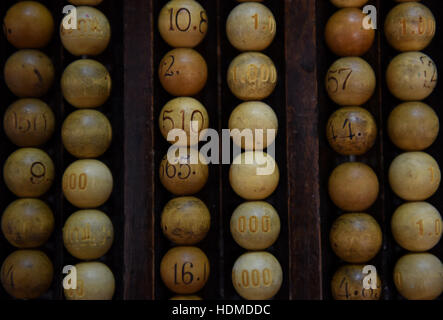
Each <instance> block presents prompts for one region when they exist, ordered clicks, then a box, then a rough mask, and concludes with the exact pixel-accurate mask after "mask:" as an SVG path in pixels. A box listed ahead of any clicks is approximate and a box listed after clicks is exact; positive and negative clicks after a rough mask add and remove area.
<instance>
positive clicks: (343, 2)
mask: <svg viewBox="0 0 443 320" xmlns="http://www.w3.org/2000/svg"><path fill="white" fill-rule="evenodd" d="M331 2H332V4H333V5H334V6H336V7H339V8H357V7H361V6H363V5H364V4H366V3H367V2H368V0H331Z"/></svg>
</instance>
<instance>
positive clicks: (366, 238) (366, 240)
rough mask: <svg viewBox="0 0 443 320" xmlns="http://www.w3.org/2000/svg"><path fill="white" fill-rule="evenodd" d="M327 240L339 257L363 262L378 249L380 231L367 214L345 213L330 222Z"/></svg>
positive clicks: (369, 258) (380, 241) (380, 243)
mask: <svg viewBox="0 0 443 320" xmlns="http://www.w3.org/2000/svg"><path fill="white" fill-rule="evenodd" d="M329 241H330V243H331V247H332V250H333V251H334V252H335V254H336V255H337V256H338V257H339V258H340V259H342V260H344V261H346V262H349V263H364V262H367V261H369V260H371V259H372V258H374V257H375V256H376V255H377V253H378V252H379V251H380V248H381V245H382V232H381V229H380V226H379V224H378V222H377V221H376V220H375V219H374V218H373V217H372V216H370V215H369V214H366V213H346V214H343V215H341V216H340V217H338V218H337V219H336V220H335V221H334V223H333V224H332V227H331V232H330V234H329Z"/></svg>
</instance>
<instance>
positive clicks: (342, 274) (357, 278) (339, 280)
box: [331, 265, 382, 300]
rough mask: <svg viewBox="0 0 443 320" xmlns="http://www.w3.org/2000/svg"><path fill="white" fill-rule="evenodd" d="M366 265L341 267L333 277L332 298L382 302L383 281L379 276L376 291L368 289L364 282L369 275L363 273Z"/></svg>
mask: <svg viewBox="0 0 443 320" xmlns="http://www.w3.org/2000/svg"><path fill="white" fill-rule="evenodd" d="M364 267H365V265H344V266H341V267H340V268H339V269H338V270H337V271H336V272H335V273H334V276H333V277H332V282H331V288H332V296H333V298H334V299H335V300H380V297H381V292H382V289H381V280H380V277H379V276H378V274H377V283H376V286H377V288H376V289H372V288H369V289H366V288H365V287H364V286H363V281H364V279H365V277H366V276H367V274H365V273H363V268H364Z"/></svg>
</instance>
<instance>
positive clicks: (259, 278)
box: [232, 251, 283, 300]
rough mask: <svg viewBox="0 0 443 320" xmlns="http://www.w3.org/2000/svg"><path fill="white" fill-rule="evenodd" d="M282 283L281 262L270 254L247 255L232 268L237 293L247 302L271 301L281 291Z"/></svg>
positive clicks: (250, 253) (241, 257) (260, 252)
mask: <svg viewBox="0 0 443 320" xmlns="http://www.w3.org/2000/svg"><path fill="white" fill-rule="evenodd" d="M282 282H283V271H282V268H281V265H280V262H278V260H277V259H276V258H275V257H274V256H273V255H272V254H270V253H269V252H265V251H259V252H248V253H245V254H243V255H241V256H240V257H239V258H238V259H237V261H235V263H234V267H233V268H232V284H233V285H234V288H235V291H237V293H238V294H239V295H240V296H241V297H242V298H244V299H246V300H268V299H271V298H272V297H274V296H275V295H276V294H277V293H278V291H279V290H280V287H281V285H282Z"/></svg>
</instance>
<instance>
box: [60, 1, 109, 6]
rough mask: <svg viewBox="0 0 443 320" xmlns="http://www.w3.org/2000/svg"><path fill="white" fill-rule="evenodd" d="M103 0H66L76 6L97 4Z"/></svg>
mask: <svg viewBox="0 0 443 320" xmlns="http://www.w3.org/2000/svg"><path fill="white" fill-rule="evenodd" d="M102 1H103V0H68V2H69V3H72V4H73V5H76V6H97V5H99V4H100V3H102Z"/></svg>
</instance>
